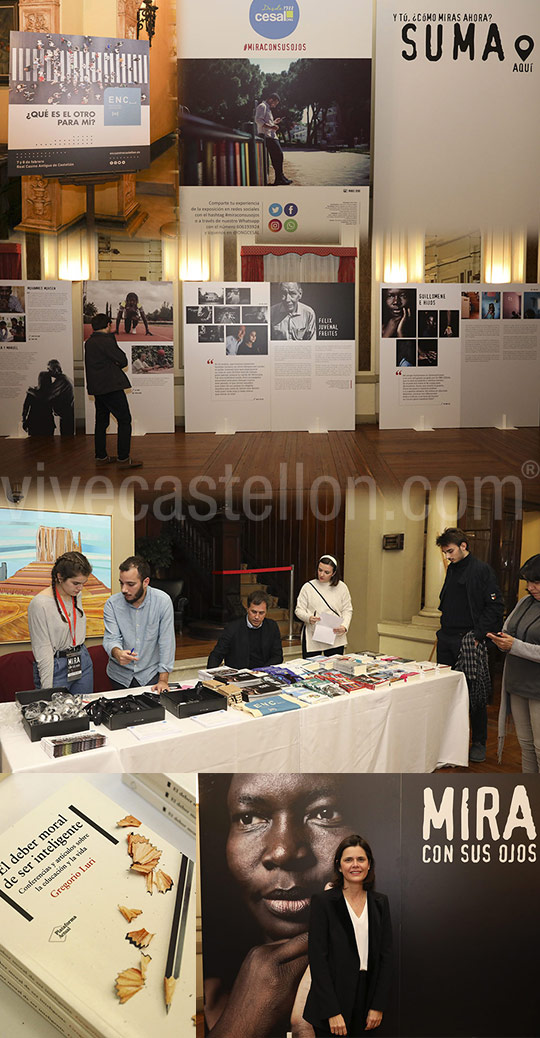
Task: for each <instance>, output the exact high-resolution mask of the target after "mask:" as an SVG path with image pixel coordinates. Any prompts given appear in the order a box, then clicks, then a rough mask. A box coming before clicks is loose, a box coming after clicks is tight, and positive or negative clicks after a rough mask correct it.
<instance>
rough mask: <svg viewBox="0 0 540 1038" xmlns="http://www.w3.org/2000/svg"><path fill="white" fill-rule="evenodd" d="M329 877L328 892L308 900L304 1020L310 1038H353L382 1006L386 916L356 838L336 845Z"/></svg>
mask: <svg viewBox="0 0 540 1038" xmlns="http://www.w3.org/2000/svg"><path fill="white" fill-rule="evenodd" d="M334 873H335V879H334V882H333V885H332V887H331V888H330V889H329V890H325V891H324V893H323V894H314V895H313V897H312V898H311V912H310V922H309V951H308V954H309V965H310V969H311V988H310V992H309V995H308V997H307V1001H306V1005H305V1009H304V1018H305V1019H306V1020H308V1021H309V1023H310V1024H312V1026H313V1027H314V1029H315V1035H316V1038H328V1036H331V1035H347V1036H348V1038H359V1036H360V1035H361V1034H363V1033H364V1031H369V1030H372V1029H373V1028H374V1027H378V1026H379V1024H380V1022H381V1020H382V1015H383V1010H384V1009H386V1005H387V1002H388V995H389V991H390V984H391V975H392V967H391V957H392V928H391V923H390V911H389V908H388V898H387V897H386V895H385V894H378V893H376V892H375V891H374V889H373V887H374V886H375V868H374V860H373V854H372V853H371V848H370V846H369V844H368V843H367V842H366V840H364V839H363V838H362V837H361V836H357V835H356V834H355V835H352V836H348V837H345V839H344V840H342V841H341V843H340V845H339V847H338V848H337V850H336V854H335V857H334ZM366 913H367V915H366Z"/></svg>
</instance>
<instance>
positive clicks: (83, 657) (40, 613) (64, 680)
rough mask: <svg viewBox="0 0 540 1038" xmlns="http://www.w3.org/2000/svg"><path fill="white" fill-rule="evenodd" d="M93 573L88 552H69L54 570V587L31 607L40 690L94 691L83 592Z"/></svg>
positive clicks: (47, 590)
mask: <svg viewBox="0 0 540 1038" xmlns="http://www.w3.org/2000/svg"><path fill="white" fill-rule="evenodd" d="M91 572H92V567H91V565H90V563H89V561H88V559H87V558H86V556H85V555H81V553H80V552H78V551H68V552H66V553H65V554H64V555H60V557H59V558H58V559H57V560H56V562H55V564H54V566H53V568H52V570H51V586H50V587H47V588H44V590H43V591H40V592H39V594H37V595H36V596H35V598H33V599H32V601H31V602H30V605H29V606H28V627H29V630H30V640H31V642H32V652H33V653H34V660H35V662H34V684H35V687H36V689H40V688H53V687H55V686H65V687H67V688H69V690H70V692H80V693H86V692H93V691H94V678H93V672H92V660H91V659H90V654H89V652H88V650H87V648H86V646H85V644H84V639H85V636H86V616H85V614H84V612H83V609H82V607H81V592H82V589H83V587H84V585H85V584H86V581H87V580H88V577H89V576H90V574H91Z"/></svg>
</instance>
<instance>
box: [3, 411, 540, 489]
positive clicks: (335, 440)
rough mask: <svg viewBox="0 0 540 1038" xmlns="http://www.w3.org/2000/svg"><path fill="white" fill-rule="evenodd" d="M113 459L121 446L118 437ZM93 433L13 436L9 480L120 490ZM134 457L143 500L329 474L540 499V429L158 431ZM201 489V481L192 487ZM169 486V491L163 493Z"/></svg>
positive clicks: (303, 482) (140, 441)
mask: <svg viewBox="0 0 540 1038" xmlns="http://www.w3.org/2000/svg"><path fill="white" fill-rule="evenodd" d="M109 451H110V453H114V452H115V442H114V440H113V438H112V437H111V438H110V443H109ZM93 454H94V452H93V441H92V437H91V436H86V435H85V434H83V433H78V434H77V436H75V437H74V438H69V439H65V438H64V439H63V440H62V439H61V438H60V437H54V438H53V439H50V438H44V437H31V438H26V439H7V438H4V439H3V444H2V465H1V472H0V476H5V477H8V478H9V479H11V480H13V479H16V480H22V479H23V478H24V477H30V479H31V480H32V482H33V483H35V480H36V479H44V480H45V481H46V482H48V481H49V480H50V479H51V477H55V479H56V480H57V481H58V483H57V486H60V487H66V486H69V485H70V483H71V480H72V479H73V478H74V477H78V478H79V480H80V483H79V486H80V487H81V489H83V488H84V485H85V483H86V482H87V480H88V479H90V478H91V477H93V476H95V475H96V474H99V475H101V476H103V477H104V478H108V479H110V480H111V481H112V485H113V486H115V487H119V486H120V485H121V484H122V481H123V480H124V479H125V478H126V472H125V471H123V470H120V469H118V468H117V467H116V466H108V467H107V468H106V469H104V468H96V466H95V464H94V457H93ZM132 454H133V455H134V456H136V457H138V458H140V459H142V461H143V463H144V467H143V468H142V469H139V470H137V473H133V474H131V473H128V474H127V475H128V476H131V475H136V476H137V479H138V486H139V487H140V489H139V490H138V491H137V497H138V498H139V499H140V500H149V499H153V498H154V497H155V496H157V494H158V490H156V488H155V484H156V481H157V480H160V479H161V480H162V479H163V477H164V476H170V477H171V479H172V478H175V479H176V480H180V481H181V484H182V493H183V494H184V495H185V496H186V497H188V496H190V495H189V491H190V483H191V481H192V480H194V481H196V480H197V478H198V477H203V476H204V477H205V478H206V479H207V480H208V481H209V482H208V483H207V484H206V485H204V486H202V485H201V487H199V491H200V492H207V488H209V490H210V492H211V493H212V494H213V495H214V496H215V498H216V499H219V498H220V497H223V495H224V492H225V481H226V480H227V479H231V478H232V479H233V480H234V481H235V483H234V485H235V488H236V491H241V490H242V488H243V486H244V484H245V483H246V480H248V479H250V477H253V476H255V475H259V476H264V477H265V478H266V479H267V480H268V481H269V484H270V486H271V488H272V491H273V492H274V493H275V492H278V491H280V490H281V491H282V492H285V491H288V492H290V493H302V492H309V489H310V487H311V486H312V484H313V483H314V481H315V480H316V479H320V477H321V476H326V477H328V478H330V479H332V480H334V481H335V483H336V484H337V485H338V486H339V487H341V488H345V487H346V486H347V485H348V483H349V481H350V480H354V479H358V478H359V477H362V476H363V477H368V478H370V479H371V480H373V483H374V485H375V486H376V487H377V488H378V489H380V490H388V489H401V487H402V485H403V484H404V483H405V481H406V480H407V479H411V478H413V477H422V478H423V479H425V480H427V481H428V482H429V483H430V484H436V483H437V481H438V480H440V479H441V478H442V477H444V476H455V477H456V479H457V478H459V479H461V480H463V481H464V483H465V484H466V485H471V484H472V482H473V481H474V480H475V479H478V478H486V477H490V476H491V477H493V478H494V479H498V480H503V479H506V480H508V479H513V480H515V481H518V482H519V484H520V486H521V487H522V493H523V497H524V500H527V501H530V502H531V503H538V502H540V466H539V464H538V462H539V460H540V430H539V429H538V428H529V429H515V430H508V431H501V430H498V429H439V430H436V431H433V432H414V431H412V430H380V429H378V427H377V426H376V425H362V426H359V427H358V428H357V429H356V430H355V431H354V432H331V433H321V434H318V435H316V434H310V433H306V432H293V433H286V432H283V433H268V432H253V433H235V434H234V435H233V436H223V435H214V434H213V433H185V432H184V431H181V430H178V431H177V432H176V433H175V434H174V435H171V434H164V433H160V434H156V433H154V434H151V435H148V436H144V437H137V438H134V440H133V444H132ZM191 487H192V489H193V488H195V489H197V485H196V482H195V483H192V484H191ZM164 492H165V490H164V489H159V494H163V493H164Z"/></svg>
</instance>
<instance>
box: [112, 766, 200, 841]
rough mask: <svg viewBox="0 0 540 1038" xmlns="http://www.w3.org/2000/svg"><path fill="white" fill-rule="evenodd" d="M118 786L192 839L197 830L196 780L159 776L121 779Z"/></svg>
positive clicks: (127, 776) (181, 776)
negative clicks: (121, 783)
mask: <svg viewBox="0 0 540 1038" xmlns="http://www.w3.org/2000/svg"><path fill="white" fill-rule="evenodd" d="M122 782H124V783H125V785H126V786H129V788H130V789H134V790H135V792H136V793H138V794H139V796H141V797H143V799H144V800H147V801H148V803H149V804H152V807H155V808H157V810H158V811H160V812H161V814H164V815H165V816H166V817H167V818H170V820H171V822H174V824H175V825H177V826H179V828H180V829H183V830H184V832H185V833H187V834H188V836H191V837H192V838H193V839H195V833H196V828H197V807H196V800H197V776H196V775H195V774H189V775H176V774H173V775H171V774H162V773H160V772H156V773H154V772H144V773H142V772H137V773H135V774H126V773H124V774H123V775H122Z"/></svg>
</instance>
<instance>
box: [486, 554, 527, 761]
mask: <svg viewBox="0 0 540 1038" xmlns="http://www.w3.org/2000/svg"><path fill="white" fill-rule="evenodd" d="M519 577H520V580H525V581H526V582H527V594H526V595H525V597H524V598H521V599H520V601H519V602H518V604H517V606H516V608H515V609H513V610H512V612H511V613H510V615H509V616H508V617H507V619H506V621H505V623H504V626H503V629H502V631H498V632H497V633H493V632H490V633H488V635H487V637H488V638H490V639H491V641H492V642H493V643H494V644H495V645H496V646H497V648H499V649H500V650H501V652H505V653H506V659H505V662H504V672H503V683H502V691H501V705H500V712H499V759H500V756H501V755H502V747H503V742H504V733H505V727H506V717H507V714H508V711H510V713H511V714H512V717H513V719H514V725H515V728H516V735H517V737H518V740H519V745H520V747H521V762H522V764H521V767H522V771H524V772H527V773H531V772H534V773H536V772H539V771H540V555H531V557H530V559H527V561H526V562H525V563H524V564H523V566H522V567H521V569H520V571H519Z"/></svg>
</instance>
